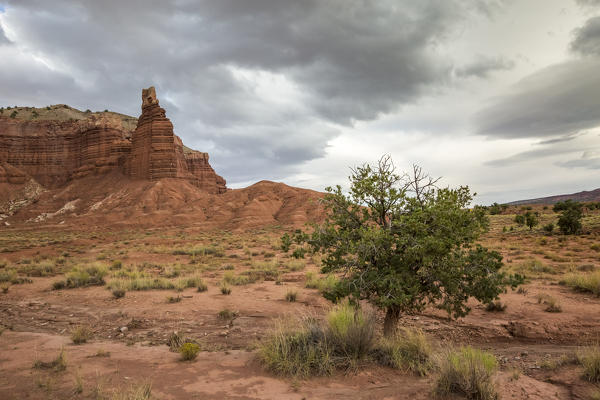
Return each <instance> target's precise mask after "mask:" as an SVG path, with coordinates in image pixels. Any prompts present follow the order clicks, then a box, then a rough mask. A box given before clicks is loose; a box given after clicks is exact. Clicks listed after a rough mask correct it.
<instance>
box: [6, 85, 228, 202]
mask: <svg viewBox="0 0 600 400" xmlns="http://www.w3.org/2000/svg"><path fill="white" fill-rule="evenodd" d="M114 170H119V171H121V172H122V173H124V174H125V175H128V176H131V177H132V178H137V179H148V180H158V179H162V178H180V179H185V180H188V181H189V182H190V183H192V184H193V185H194V186H196V187H198V188H200V189H202V190H204V191H206V192H209V193H214V194H218V193H224V192H225V191H226V190H227V188H226V186H225V180H224V179H223V178H222V177H220V176H218V175H217V174H216V173H215V171H214V170H213V169H212V167H211V166H210V164H209V163H208V154H206V153H201V152H197V151H193V150H192V151H184V148H183V144H182V142H181V139H179V137H177V136H176V135H174V134H173V125H172V124H171V121H169V119H168V118H167V117H166V115H165V110H164V109H162V108H161V107H160V106H159V104H158V100H157V99H156V93H155V90H154V88H153V87H151V88H149V89H145V90H143V92H142V115H141V116H140V118H139V119H138V124H137V127H136V129H135V131H134V132H133V134H131V132H130V131H128V130H127V129H125V127H124V123H123V121H122V120H121V119H119V118H118V117H115V116H105V115H102V114H101V115H97V114H94V115H90V117H88V118H86V119H82V120H76V121H75V120H74V121H63V122H59V121H53V120H41V121H37V120H36V121H22V120H18V119H11V118H8V117H2V116H0V182H24V181H25V180H26V179H28V178H27V177H26V176H27V175H29V176H30V177H32V178H34V179H35V180H36V181H37V182H39V183H40V184H42V185H44V186H46V187H60V186H63V185H65V184H66V183H68V182H69V181H71V180H73V179H79V178H83V177H86V176H90V175H103V174H106V173H108V172H111V171H114Z"/></svg>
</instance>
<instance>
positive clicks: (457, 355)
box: [436, 347, 498, 400]
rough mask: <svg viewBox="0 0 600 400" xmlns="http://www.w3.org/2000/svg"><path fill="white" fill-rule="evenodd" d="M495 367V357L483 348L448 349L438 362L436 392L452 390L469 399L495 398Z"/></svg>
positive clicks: (489, 399) (451, 391) (491, 399)
mask: <svg viewBox="0 0 600 400" xmlns="http://www.w3.org/2000/svg"><path fill="white" fill-rule="evenodd" d="M497 368H498V362H497V361H496V358H495V357H494V356H493V355H492V354H489V353H486V352H484V351H481V350H478V349H474V348H472V347H461V348H460V349H458V350H453V351H449V352H448V353H447V354H446V355H445V357H442V358H441V359H440V362H439V369H440V376H439V378H438V381H437V386H436V392H437V394H440V395H448V394H451V393H455V394H459V395H463V396H465V397H466V398H467V399H472V400H495V399H498V393H496V389H495V387H494V383H493V382H492V376H493V374H494V372H496V369H497Z"/></svg>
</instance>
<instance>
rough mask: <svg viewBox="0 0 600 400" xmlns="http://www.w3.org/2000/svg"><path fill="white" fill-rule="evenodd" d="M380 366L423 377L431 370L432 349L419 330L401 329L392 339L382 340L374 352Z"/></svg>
mask: <svg viewBox="0 0 600 400" xmlns="http://www.w3.org/2000/svg"><path fill="white" fill-rule="evenodd" d="M373 353H374V357H375V359H376V360H377V362H378V363H379V364H381V365H385V366H388V367H391V368H396V369H400V370H405V371H411V372H413V373H415V374H418V375H421V376H424V375H427V374H428V373H429V372H430V371H431V370H432V369H433V366H434V365H433V360H432V355H433V349H432V346H431V343H430V342H429V340H428V339H427V336H425V333H423V331H422V330H420V329H410V328H403V329H401V330H399V331H398V332H397V333H396V334H395V335H394V336H393V337H390V338H382V339H381V340H380V341H379V343H378V344H377V346H376V348H375V350H374V352H373Z"/></svg>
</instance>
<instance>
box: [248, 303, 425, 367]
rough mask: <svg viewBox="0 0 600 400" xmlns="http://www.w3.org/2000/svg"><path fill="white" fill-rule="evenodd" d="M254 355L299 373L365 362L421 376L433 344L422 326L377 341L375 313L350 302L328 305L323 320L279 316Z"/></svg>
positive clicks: (273, 364) (271, 363) (264, 361)
mask: <svg viewBox="0 0 600 400" xmlns="http://www.w3.org/2000/svg"><path fill="white" fill-rule="evenodd" d="M258 355H259V359H260V360H261V361H262V363H263V364H264V365H265V366H266V367H267V368H268V369H269V370H271V371H273V372H275V373H277V374H280V375H285V376H297V377H308V376H314V375H329V374H331V373H333V372H334V371H336V370H339V369H343V370H346V369H348V368H356V367H357V366H358V365H359V364H360V363H364V362H377V363H379V364H381V365H384V366H388V367H392V368H397V369H402V370H408V371H413V372H415V373H418V374H422V375H423V374H426V373H427V372H428V371H430V370H431V366H432V363H431V345H430V344H429V342H428V340H427V338H426V337H425V335H424V334H423V333H422V332H421V331H412V330H408V329H406V330H403V331H402V332H400V333H398V335H396V336H393V337H388V338H384V339H381V340H378V339H377V337H376V335H375V318H374V315H373V314H372V313H370V312H365V311H363V310H361V309H357V308H355V307H354V306H353V305H351V304H350V303H348V302H343V303H341V304H339V305H337V306H335V307H334V308H332V309H331V311H330V312H329V313H328V314H327V318H326V320H325V321H319V320H317V319H315V318H312V317H304V318H302V319H301V320H300V321H291V320H280V321H278V323H277V325H276V327H275V328H274V330H273V331H272V332H271V334H270V335H269V336H268V337H267V338H266V340H264V341H263V342H262V343H261V345H260V347H259V352H258Z"/></svg>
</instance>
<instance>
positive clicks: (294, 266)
mask: <svg viewBox="0 0 600 400" xmlns="http://www.w3.org/2000/svg"><path fill="white" fill-rule="evenodd" d="M304 268H306V261H304V260H290V261H289V262H288V263H287V269H288V270H290V271H292V272H296V271H302V270H303V269H304Z"/></svg>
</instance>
